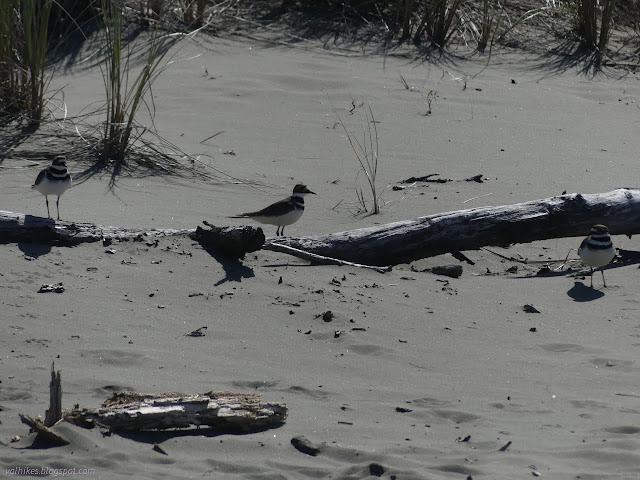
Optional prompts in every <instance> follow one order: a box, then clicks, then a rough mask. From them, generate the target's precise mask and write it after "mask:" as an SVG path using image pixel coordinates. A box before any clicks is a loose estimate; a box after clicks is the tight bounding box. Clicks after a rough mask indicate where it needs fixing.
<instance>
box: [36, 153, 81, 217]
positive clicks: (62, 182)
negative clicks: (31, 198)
mask: <svg viewBox="0 0 640 480" xmlns="http://www.w3.org/2000/svg"><path fill="white" fill-rule="evenodd" d="M70 186H71V175H69V172H67V160H66V159H65V157H63V156H57V157H56V158H54V159H53V162H51V166H49V167H47V168H45V169H44V170H42V171H41V172H40V173H39V174H38V178H36V182H35V183H34V184H33V186H32V187H31V188H35V189H36V190H38V191H39V192H40V193H41V194H43V195H44V198H45V199H46V202H47V217H48V218H51V214H50V213H49V195H57V196H58V198H57V200H56V207H57V209H58V220H60V195H62V194H63V193H64V192H66V191H67V189H68V188H69V187H70Z"/></svg>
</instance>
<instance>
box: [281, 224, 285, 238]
mask: <svg viewBox="0 0 640 480" xmlns="http://www.w3.org/2000/svg"><path fill="white" fill-rule="evenodd" d="M280 235H282V236H283V237H284V225H282V228H281V229H280Z"/></svg>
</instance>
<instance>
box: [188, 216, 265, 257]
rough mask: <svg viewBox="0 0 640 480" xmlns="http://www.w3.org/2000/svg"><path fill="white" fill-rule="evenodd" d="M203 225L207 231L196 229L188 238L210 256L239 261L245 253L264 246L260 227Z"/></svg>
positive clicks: (206, 223) (200, 228) (207, 223)
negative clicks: (223, 256) (224, 256)
mask: <svg viewBox="0 0 640 480" xmlns="http://www.w3.org/2000/svg"><path fill="white" fill-rule="evenodd" d="M204 224H205V225H206V226H207V227H209V229H208V230H207V229H205V228H202V227H197V228H196V231H195V232H192V233H190V234H189V237H190V238H191V239H193V240H195V241H196V242H198V243H199V244H200V245H201V246H202V248H204V249H205V250H206V251H207V252H209V253H210V254H212V255H215V254H222V255H226V256H227V257H231V258H235V259H241V258H244V256H245V255H246V254H247V253H251V252H255V251H257V250H260V249H261V248H262V245H263V244H264V240H265V238H264V232H263V231H262V228H260V227H258V228H256V227H249V226H245V227H216V226H215V225H212V224H210V223H209V222H207V221H205V222H204Z"/></svg>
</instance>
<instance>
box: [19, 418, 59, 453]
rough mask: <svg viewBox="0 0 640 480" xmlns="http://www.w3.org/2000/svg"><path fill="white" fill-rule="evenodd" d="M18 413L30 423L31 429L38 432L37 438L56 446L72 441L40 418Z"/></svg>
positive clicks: (23, 420) (26, 422)
mask: <svg viewBox="0 0 640 480" xmlns="http://www.w3.org/2000/svg"><path fill="white" fill-rule="evenodd" d="M18 415H19V416H20V420H21V421H22V423H24V424H26V425H29V427H31V430H33V431H34V432H36V433H37V434H38V436H37V437H36V440H38V441H42V442H44V443H46V444H48V445H54V446H62V445H69V444H70V443H71V442H70V441H69V440H67V439H66V438H65V437H64V436H63V435H60V434H59V433H56V432H54V431H53V430H51V429H50V428H49V427H47V426H46V425H45V424H44V423H42V420H40V419H39V418H32V417H30V416H28V415H23V414H22V413H19V414H18Z"/></svg>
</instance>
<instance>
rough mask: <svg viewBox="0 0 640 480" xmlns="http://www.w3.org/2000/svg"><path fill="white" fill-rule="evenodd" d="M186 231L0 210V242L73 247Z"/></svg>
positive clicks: (144, 238)
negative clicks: (143, 228)
mask: <svg viewBox="0 0 640 480" xmlns="http://www.w3.org/2000/svg"><path fill="white" fill-rule="evenodd" d="M190 232H193V230H191V229H189V230H176V229H170V228H167V229H155V228H152V229H148V230H136V229H128V228H118V227H106V226H101V225H93V224H91V223H75V222H61V221H57V222H56V221H55V220H52V219H50V218H43V217H34V216H31V215H25V214H24V213H13V212H6V211H3V210H0V243H14V242H31V243H45V244H52V245H61V246H73V245H79V244H80V243H86V242H89V243H90V242H99V241H103V242H109V241H113V240H138V241H143V240H147V239H151V238H156V237H166V236H171V235H184V234H188V233H190Z"/></svg>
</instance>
